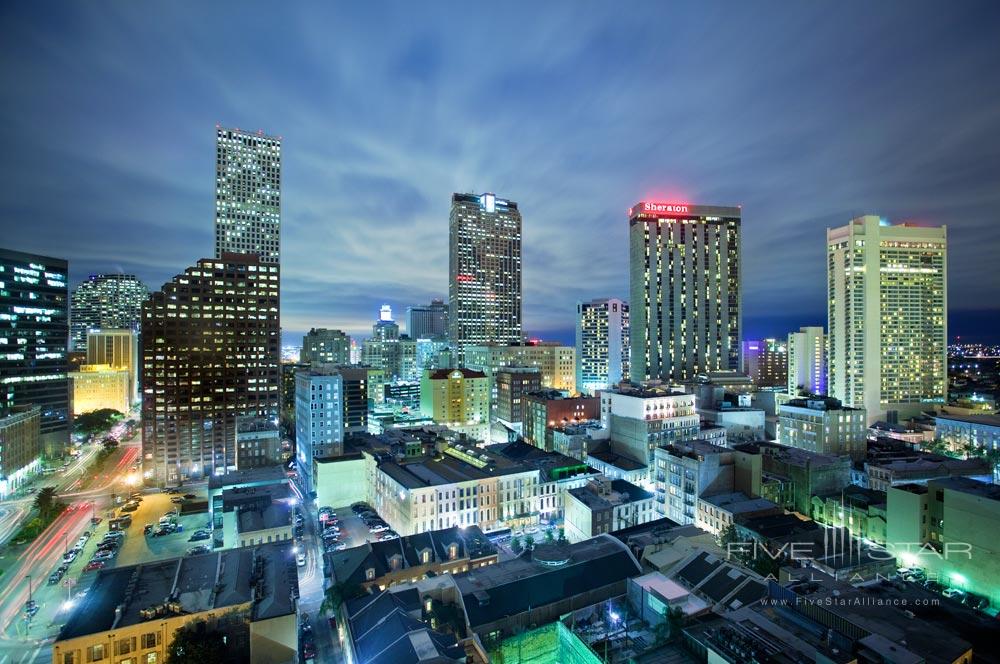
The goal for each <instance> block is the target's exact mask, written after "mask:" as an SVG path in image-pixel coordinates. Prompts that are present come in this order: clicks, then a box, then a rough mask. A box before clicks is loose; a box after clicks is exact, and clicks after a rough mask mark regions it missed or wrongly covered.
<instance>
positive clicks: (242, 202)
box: [215, 127, 281, 264]
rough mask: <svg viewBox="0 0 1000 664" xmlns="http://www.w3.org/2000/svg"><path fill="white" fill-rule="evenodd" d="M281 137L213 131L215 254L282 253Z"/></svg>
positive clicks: (265, 256)
mask: <svg viewBox="0 0 1000 664" xmlns="http://www.w3.org/2000/svg"><path fill="white" fill-rule="evenodd" d="M280 236H281V138H280V137H275V136H266V135H265V134H264V132H262V131H258V132H249V131H242V130H240V129H226V128H224V127H216V129H215V255H216V256H217V257H221V256H222V255H223V254H225V253H236V254H254V255H255V256H259V257H260V260H261V262H263V263H275V264H276V263H278V262H279V260H278V259H279V257H280V255H281V254H280V252H281V242H280Z"/></svg>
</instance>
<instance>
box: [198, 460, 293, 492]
mask: <svg viewBox="0 0 1000 664" xmlns="http://www.w3.org/2000/svg"><path fill="white" fill-rule="evenodd" d="M268 482H286V483H287V482H288V475H286V470H285V467H284V466H282V465H281V464H278V465H276V466H264V467H262V468H248V469H246V470H237V471H234V472H232V473H226V474H225V475H215V476H212V477H210V478H208V487H209V488H210V489H224V488H226V487H231V486H236V485H239V484H263V483H268Z"/></svg>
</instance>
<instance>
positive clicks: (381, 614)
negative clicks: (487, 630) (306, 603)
mask: <svg viewBox="0 0 1000 664" xmlns="http://www.w3.org/2000/svg"><path fill="white" fill-rule="evenodd" d="M415 594H416V591H412V590H396V589H392V590H386V591H383V592H380V593H377V594H374V595H366V596H364V597H360V598H358V599H354V600H350V601H348V602H346V603H345V604H344V612H345V613H346V614H347V621H348V622H349V623H350V635H351V640H352V641H353V644H354V651H355V653H356V654H357V656H358V658H359V659H360V661H362V662H364V663H365V664H410V663H413V664H416V663H417V662H435V663H440V664H443V663H444V662H464V661H465V649H464V648H463V647H461V646H459V645H458V644H457V643H456V641H455V637H454V635H451V634H444V633H441V632H438V631H435V630H433V629H431V628H430V626H428V625H427V624H426V623H424V622H422V621H421V620H419V619H418V618H417V616H419V615H421V614H420V601H419V597H416V598H415V597H414V595H415ZM414 600H416V601H415V602H414Z"/></svg>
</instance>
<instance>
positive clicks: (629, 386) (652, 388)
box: [601, 381, 686, 399]
mask: <svg viewBox="0 0 1000 664" xmlns="http://www.w3.org/2000/svg"><path fill="white" fill-rule="evenodd" d="M601 393H602V394H620V395H622V396H626V397H635V398H637V399H655V398H661V397H678V396H685V395H686V393H685V392H684V390H682V389H679V388H676V387H672V386H670V385H663V384H661V383H658V382H656V381H651V382H648V383H642V384H636V383H626V382H622V383H619V384H618V385H616V386H615V387H612V388H611V389H608V390H602V391H601Z"/></svg>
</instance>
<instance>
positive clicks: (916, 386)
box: [826, 215, 948, 422]
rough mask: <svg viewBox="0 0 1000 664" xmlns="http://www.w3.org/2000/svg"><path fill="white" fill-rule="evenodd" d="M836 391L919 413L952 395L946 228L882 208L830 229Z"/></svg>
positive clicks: (879, 413) (849, 401) (875, 409)
mask: <svg viewBox="0 0 1000 664" xmlns="http://www.w3.org/2000/svg"><path fill="white" fill-rule="evenodd" d="M826 243H827V261H828V263H827V277H828V279H827V289H828V298H829V308H828V315H829V324H828V330H829V335H830V339H829V372H830V376H829V388H830V395H831V396H833V397H836V398H838V399H840V400H841V401H843V403H844V404H846V405H849V406H854V407H856V408H865V409H866V410H867V414H868V420H869V422H872V421H875V420H877V419H880V418H883V417H884V416H885V414H886V413H887V412H888V411H896V412H898V413H899V414H900V415H903V416H906V415H910V414H917V413H919V412H920V411H921V410H923V409H925V408H927V407H928V406H929V405H930V404H941V403H944V402H945V400H946V397H947V383H948V374H947V367H948V362H947V331H948V329H947V318H946V315H947V310H948V308H947V297H948V296H947V274H948V272H947V271H948V263H947V248H948V241H947V229H946V227H945V226H939V227H927V226H916V225H913V224H906V223H903V224H891V223H889V222H888V221H886V220H885V219H881V218H879V217H877V216H873V215H867V216H864V217H859V218H857V219H852V220H851V222H850V223H849V224H847V225H846V226H842V227H840V228H832V229H828V230H827V232H826Z"/></svg>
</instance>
